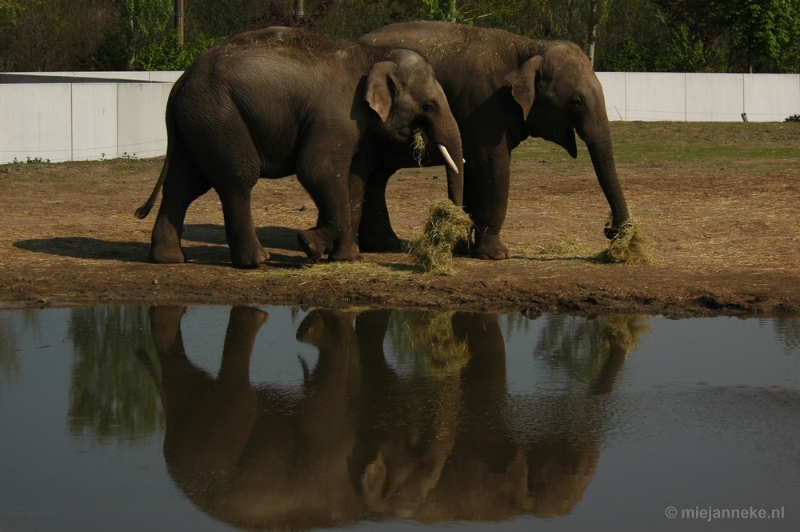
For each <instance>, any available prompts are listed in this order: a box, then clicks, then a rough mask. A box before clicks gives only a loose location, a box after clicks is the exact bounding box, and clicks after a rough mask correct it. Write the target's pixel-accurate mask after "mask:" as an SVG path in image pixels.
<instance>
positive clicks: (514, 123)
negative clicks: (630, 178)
mask: <svg viewBox="0 0 800 532" xmlns="http://www.w3.org/2000/svg"><path fill="white" fill-rule="evenodd" d="M358 40H359V42H363V43H366V44H370V45H375V46H398V47H404V48H409V49H412V50H415V51H417V52H419V53H420V54H422V55H423V56H424V57H425V58H426V59H427V60H428V61H430V63H431V64H432V65H433V69H434V71H435V72H436V79H437V80H438V81H439V83H441V85H442V87H443V88H444V92H445V94H446V95H447V98H448V100H449V102H450V108H451V109H452V111H453V114H454V115H455V117H456V121H457V122H458V126H459V128H460V130H461V140H462V143H463V147H464V157H465V158H466V164H465V176H464V207H465V210H466V211H467V212H468V213H469V214H470V215H471V216H472V219H473V221H474V222H475V224H476V231H475V241H474V244H473V245H472V247H471V254H472V256H473V257H477V258H479V259H505V258H508V248H506V246H504V245H503V243H502V242H501V241H500V230H501V228H502V226H503V221H504V220H505V217H506V210H507V206H508V187H509V173H510V169H509V164H510V159H511V150H513V149H514V148H515V147H516V146H517V145H519V143H520V142H522V141H523V140H524V139H526V138H527V137H528V136H533V137H541V138H544V139H547V140H549V141H552V142H555V143H556V144H559V145H560V146H562V147H564V149H566V150H567V152H569V154H570V155H571V156H572V157H577V147H576V144H575V133H576V132H577V133H578V135H579V136H580V138H581V139H583V141H584V142H586V145H587V147H588V148H589V154H590V156H591V158H592V163H593V165H594V169H595V172H596V174H597V179H598V180H599V182H600V186H601V188H602V189H603V193H604V194H605V196H606V199H607V200H608V203H609V205H610V206H611V213H612V216H613V220H612V223H611V224H610V226H609V227H606V229H605V235H606V237H607V238H613V237H614V236H616V234H617V233H618V231H619V228H620V227H621V226H622V224H624V223H625V222H626V221H627V220H628V219H629V217H630V214H629V212H628V207H627V205H626V203H625V198H624V196H623V194H622V188H621V187H620V183H619V180H618V178H617V170H616V165H615V163H614V151H613V146H612V142H611V132H610V129H609V125H608V117H607V115H606V108H605V99H604V97H603V90H602V87H601V86H600V82H599V81H598V79H597V76H596V75H595V74H594V71H593V69H592V66H591V64H590V63H589V60H588V59H587V58H586V56H585V55H584V54H583V52H582V51H581V50H580V48H578V46H576V45H575V44H572V43H569V42H565V41H538V40H531V39H527V38H524V37H519V36H516V35H512V34H510V33H507V32H504V31H501V30H493V29H482V28H473V27H470V26H464V25H459V24H452V23H447V22H408V23H402V24H392V25H389V26H386V27H384V28H381V29H378V30H375V31H373V32H371V33H368V34H367V35H364V36H363V37H361V38H360V39H358ZM394 162H395V164H394V166H392V165H390V164H384V165H383V166H382V167H381V168H379V170H378V172H377V173H376V175H375V176H374V177H371V178H370V181H369V183H368V186H367V193H366V198H365V202H364V211H363V216H362V220H361V225H360V227H359V232H358V235H359V244H360V245H361V249H362V250H364V251H385V250H389V249H396V248H397V246H398V244H399V242H400V241H399V239H398V238H397V236H396V235H395V234H394V231H393V230H392V228H391V224H390V222H389V216H388V212H387V209H386V201H385V187H386V181H387V180H388V178H389V177H390V176H391V175H392V174H393V173H394V172H395V171H396V170H397V169H398V168H400V167H404V166H413V165H414V164H415V163H414V162H413V161H410V160H408V158H406V159H405V160H400V159H398V160H397V161H394Z"/></svg>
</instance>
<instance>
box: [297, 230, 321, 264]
mask: <svg viewBox="0 0 800 532" xmlns="http://www.w3.org/2000/svg"><path fill="white" fill-rule="evenodd" d="M297 242H298V243H299V244H300V248H301V249H302V250H303V252H304V253H305V254H306V256H307V257H308V258H309V259H311V261H312V262H319V261H320V260H321V259H322V254H323V253H324V252H325V250H326V248H327V247H328V244H327V243H326V242H325V240H323V239H322V238H321V237H320V236H319V235H318V234H317V233H316V231H314V230H313V229H306V230H305V231H299V232H298V233H297Z"/></svg>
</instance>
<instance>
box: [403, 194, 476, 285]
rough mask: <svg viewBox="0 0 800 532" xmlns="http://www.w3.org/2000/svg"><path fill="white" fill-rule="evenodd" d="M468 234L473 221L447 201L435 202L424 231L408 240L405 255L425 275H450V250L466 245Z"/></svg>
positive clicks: (451, 256)
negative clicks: (426, 273) (418, 266)
mask: <svg viewBox="0 0 800 532" xmlns="http://www.w3.org/2000/svg"><path fill="white" fill-rule="evenodd" d="M471 230H472V220H470V218H469V216H468V215H467V213H465V212H464V210H463V209H461V207H456V206H455V205H453V203H452V202H451V201H450V200H436V201H434V202H432V203H431V205H430V209H429V211H428V221H427V222H426V223H425V229H424V230H423V232H422V234H421V235H420V236H418V237H417V238H414V239H413V240H411V242H410V243H409V246H408V253H409V254H410V255H411V257H412V259H413V260H414V262H415V263H416V264H419V265H420V266H422V267H423V268H424V270H425V271H426V272H429V273H434V274H438V275H452V274H453V273H454V272H455V269H454V268H453V248H454V247H455V246H456V244H458V243H459V242H461V241H468V240H469V233H470V231H471Z"/></svg>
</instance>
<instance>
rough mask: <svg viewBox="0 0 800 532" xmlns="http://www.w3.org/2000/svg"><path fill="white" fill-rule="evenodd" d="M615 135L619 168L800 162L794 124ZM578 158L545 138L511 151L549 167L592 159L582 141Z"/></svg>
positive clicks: (639, 127) (621, 125)
mask: <svg viewBox="0 0 800 532" xmlns="http://www.w3.org/2000/svg"><path fill="white" fill-rule="evenodd" d="M611 134H612V136H613V141H614V154H615V158H616V161H617V163H618V164H626V165H627V164H632V165H637V164H640V163H650V164H652V163H659V162H664V163H671V162H687V163H688V162H692V163H694V162H706V163H711V162H715V163H724V165H725V166H729V165H733V164H737V165H738V164H740V163H742V162H746V161H754V162H762V163H763V162H765V161H767V162H774V161H776V160H787V159H789V160H791V159H799V158H800V128H798V127H797V124H793V123H774V122H763V123H761V122H759V123H754V122H750V123H747V124H745V123H736V122H724V123H704V122H611ZM776 141H781V142H776ZM780 144H783V145H780ZM578 153H579V155H578V161H572V160H571V159H570V157H569V156H568V155H567V152H566V151H564V149H563V148H561V147H560V146H557V145H556V144H553V143H552V142H547V141H544V140H542V139H529V140H526V141H525V142H523V143H522V144H521V145H520V146H519V147H518V148H517V149H515V150H514V151H513V152H512V154H513V158H514V159H537V160H546V161H547V162H549V163H561V164H580V161H581V160H583V159H586V160H588V158H589V153H588V151H587V149H586V146H585V145H584V144H583V143H582V142H578ZM786 163H787V164H796V162H794V161H787V162H786Z"/></svg>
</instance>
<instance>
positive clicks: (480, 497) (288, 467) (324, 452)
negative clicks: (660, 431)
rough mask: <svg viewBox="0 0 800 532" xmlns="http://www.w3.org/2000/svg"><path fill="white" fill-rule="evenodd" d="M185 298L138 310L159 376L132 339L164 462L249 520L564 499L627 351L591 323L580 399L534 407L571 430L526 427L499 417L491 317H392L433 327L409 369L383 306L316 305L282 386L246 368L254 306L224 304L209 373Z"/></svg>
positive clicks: (563, 504)
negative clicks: (187, 346) (390, 351)
mask: <svg viewBox="0 0 800 532" xmlns="http://www.w3.org/2000/svg"><path fill="white" fill-rule="evenodd" d="M183 312H184V308H182V307H153V308H152V309H151V326H152V333H153V338H154V341H155V346H156V349H157V352H158V359H159V362H160V365H161V372H160V377H159V376H158V372H157V371H156V369H155V367H154V365H153V364H151V363H149V358H146V357H147V355H146V354H144V353H140V358H142V359H143V360H144V361H145V362H146V363H147V364H148V367H149V368H150V370H151V374H152V375H153V378H154V379H155V380H156V384H157V387H158V389H159V392H160V393H161V398H162V402H163V405H164V410H165V412H166V420H167V429H166V435H165V441H164V457H165V459H166V462H167V465H168V469H169V472H170V475H171V476H172V477H173V479H174V481H175V482H176V484H177V485H178V486H179V487H180V488H181V489H182V490H183V491H184V492H185V493H186V495H187V496H188V497H189V498H190V499H191V500H192V501H193V503H194V504H195V505H197V507H198V508H200V509H201V510H202V511H204V512H206V513H208V514H209V515H211V516H213V517H214V518H216V519H219V520H222V521H225V522H227V523H230V524H233V525H235V526H239V527H245V528H257V529H258V528H288V529H307V528H313V527H328V526H339V525H344V524H346V523H350V522H354V521H359V520H362V519H371V518H385V517H402V518H409V519H414V520H418V521H422V522H433V521H441V520H482V521H496V520H501V519H505V518H508V517H512V516H517V515H522V514H531V515H537V516H546V517H552V516H556V515H561V514H564V513H567V512H569V511H570V510H571V508H572V507H573V506H574V505H575V504H576V503H577V502H578V501H579V500H580V499H581V498H582V496H583V492H584V490H585V488H586V486H587V485H588V483H589V481H590V480H591V477H592V475H593V474H594V469H595V467H596V464H597V460H598V458H599V438H600V436H601V431H602V429H603V422H604V416H603V411H602V402H599V401H595V400H593V399H592V397H593V396H594V395H595V394H596V393H601V394H602V393H607V392H608V391H610V390H611V387H612V386H613V383H614V380H615V378H616V375H617V373H618V371H619V369H620V367H621V362H622V361H623V360H624V358H625V356H626V354H627V351H628V349H629V346H622V345H621V344H615V342H617V340H619V338H618V336H619V335H615V334H608V333H607V331H606V332H604V333H603V334H604V335H605V336H606V341H607V343H608V345H609V349H608V353H609V354H608V356H607V357H606V359H605V362H604V366H603V371H601V373H600V375H599V376H598V377H597V378H596V379H595V381H596V382H593V383H591V384H592V386H593V390H592V391H591V392H589V393H588V394H586V397H585V398H584V399H581V402H582V404H584V406H582V407H581V408H579V409H577V410H576V409H575V407H574V405H573V406H571V407H569V408H562V407H564V405H566V404H567V403H569V404H572V403H574V402H575V401H574V398H572V399H571V400H569V398H568V399H567V400H565V401H564V402H563V403H560V402H559V401H555V402H551V403H549V404H548V405H547V406H545V410H549V411H550V413H549V415H546V416H544V417H542V419H545V418H547V417H551V418H555V419H559V417H563V418H564V419H561V421H562V422H563V424H564V426H569V427H570V429H569V430H567V429H561V428H558V427H554V426H552V425H553V424H552V423H549V424H548V423H544V425H545V426H533V427H530V430H527V432H526V429H523V430H519V429H515V428H514V427H513V425H514V424H513V422H509V416H512V417H513V413H512V412H513V409H512V408H510V407H509V398H508V395H507V392H506V368H505V342H504V339H503V335H502V332H501V330H500V326H499V322H498V317H497V316H496V315H490V314H471V313H451V314H439V315H438V316H439V318H437V317H436V316H437V315H435V314H434V313H429V312H425V311H422V312H416V313H414V312H412V313H407V314H408V315H407V316H405V322H404V323H403V324H402V325H403V327H405V328H406V329H407V330H409V331H410V332H411V334H412V335H413V334H415V332H416V333H420V331H422V332H426V331H427V333H426V334H427V336H426V335H425V334H418V338H417V340H419V339H420V338H422V337H425V338H427V339H428V341H430V340H431V335H430V334H429V333H430V331H431V329H434V333H435V334H434V335H433V340H434V341H433V345H435V346H436V347H435V348H432V349H428V353H427V354H426V357H427V366H425V367H424V368H423V370H421V371H414V372H411V374H406V373H402V372H399V371H397V370H396V369H395V368H393V367H392V366H391V365H390V364H389V363H387V360H386V358H385V355H384V341H385V338H386V332H387V329H389V328H390V318H391V313H392V311H390V310H374V311H365V312H362V313H360V314H356V313H348V312H342V313H334V312H330V311H325V310H314V311H312V312H311V313H309V314H308V315H307V316H306V317H305V319H304V320H303V322H302V323H301V325H300V327H299V329H298V331H297V338H298V340H300V341H302V342H305V343H308V344H311V345H314V346H316V347H317V348H318V349H319V358H318V361H317V364H316V365H315V367H314V368H313V370H311V371H309V370H308V369H307V368H305V367H304V375H305V376H304V383H303V386H302V390H300V393H289V392H287V391H286V390H285V389H279V388H277V387H257V388H256V387H253V386H252V385H251V383H250V381H249V364H250V356H251V352H252V349H253V345H254V342H255V337H256V334H257V333H258V331H259V328H260V327H261V325H262V324H263V323H264V322H265V321H266V320H267V318H268V316H267V314H266V313H264V312H263V311H261V310H258V309H255V308H249V307H234V308H233V309H232V310H231V316H230V322H229V324H228V330H227V333H226V338H225V344H224V351H223V355H222V362H221V366H220V370H219V373H218V375H217V377H216V378H213V377H211V376H210V375H208V374H207V373H205V372H204V371H202V370H200V369H198V368H197V367H196V366H194V365H193V364H192V363H191V362H190V361H189V359H188V358H187V357H186V353H185V350H184V346H183V341H182V338H181V330H180V320H181V316H182V315H183ZM441 316H445V318H446V319H445V321H444V323H445V326H444V327H443V326H442V320H441ZM437 320H438V322H439V323H438V324H437V323H435V322H437ZM437 328H438V331H437V330H436V329H437ZM443 352H444V353H445V355H444V356H441V354H442V353H443ZM437 355H438V356H439V357H438V359H437ZM418 369H419V368H418ZM536 409H538V407H537V408H536ZM553 409H555V411H552V410H553ZM578 410H579V411H580V412H578ZM576 412H577V413H576ZM568 416H573V418H577V419H567V417H568ZM535 417H536V416H534V419H535Z"/></svg>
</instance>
